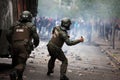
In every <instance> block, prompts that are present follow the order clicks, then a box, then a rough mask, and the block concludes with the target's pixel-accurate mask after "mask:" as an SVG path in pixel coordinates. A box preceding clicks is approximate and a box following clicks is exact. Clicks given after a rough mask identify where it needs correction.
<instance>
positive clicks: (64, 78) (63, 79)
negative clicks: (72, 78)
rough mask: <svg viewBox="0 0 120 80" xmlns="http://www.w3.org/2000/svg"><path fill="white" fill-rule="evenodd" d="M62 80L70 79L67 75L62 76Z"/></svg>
mask: <svg viewBox="0 0 120 80" xmlns="http://www.w3.org/2000/svg"><path fill="white" fill-rule="evenodd" d="M60 80H69V78H68V77H67V76H66V75H63V76H60Z"/></svg>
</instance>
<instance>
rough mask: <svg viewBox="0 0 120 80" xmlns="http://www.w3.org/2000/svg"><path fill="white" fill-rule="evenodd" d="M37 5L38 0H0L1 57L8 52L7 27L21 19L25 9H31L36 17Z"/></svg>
mask: <svg viewBox="0 0 120 80" xmlns="http://www.w3.org/2000/svg"><path fill="white" fill-rule="evenodd" d="M37 6H38V0H0V52H1V53H0V57H4V56H5V55H7V53H8V43H7V40H6V32H7V29H8V28H9V27H10V26H11V25H12V24H13V23H14V22H16V20H18V19H19V15H20V13H21V12H22V11H24V10H29V11H30V12H31V13H32V14H33V17H35V16H36V15H37Z"/></svg>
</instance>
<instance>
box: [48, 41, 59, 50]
mask: <svg viewBox="0 0 120 80" xmlns="http://www.w3.org/2000/svg"><path fill="white" fill-rule="evenodd" d="M47 46H53V47H55V48H56V49H61V48H60V47H58V46H57V45H55V44H54V43H53V42H52V41H49V43H48V44H47Z"/></svg>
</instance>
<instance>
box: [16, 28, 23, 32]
mask: <svg viewBox="0 0 120 80" xmlns="http://www.w3.org/2000/svg"><path fill="white" fill-rule="evenodd" d="M16 32H24V29H16Z"/></svg>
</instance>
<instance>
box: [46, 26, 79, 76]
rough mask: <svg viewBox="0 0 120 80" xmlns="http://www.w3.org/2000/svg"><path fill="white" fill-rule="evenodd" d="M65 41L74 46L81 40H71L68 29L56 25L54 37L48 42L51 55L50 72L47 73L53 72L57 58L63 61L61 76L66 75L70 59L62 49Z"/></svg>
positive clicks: (53, 32)
mask: <svg viewBox="0 0 120 80" xmlns="http://www.w3.org/2000/svg"><path fill="white" fill-rule="evenodd" d="M64 42H65V43H66V44H67V45H69V46H72V45H75V44H77V43H79V42H80V40H74V41H71V40H70V39H69V36H68V33H67V30H63V29H62V28H61V26H57V27H54V29H53V31H52V38H51V40H50V41H49V43H48V44H47V48H48V52H49V54H50V56H51V58H50V60H49V62H48V73H47V74H48V75H49V74H50V73H53V69H54V65H55V60H56V59H59V60H60V61H61V62H62V64H61V68H60V76H63V75H66V70H67V66H68V60H67V58H66V56H65V55H64V52H63V51H62V49H61V48H62V46H63V44H64Z"/></svg>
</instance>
